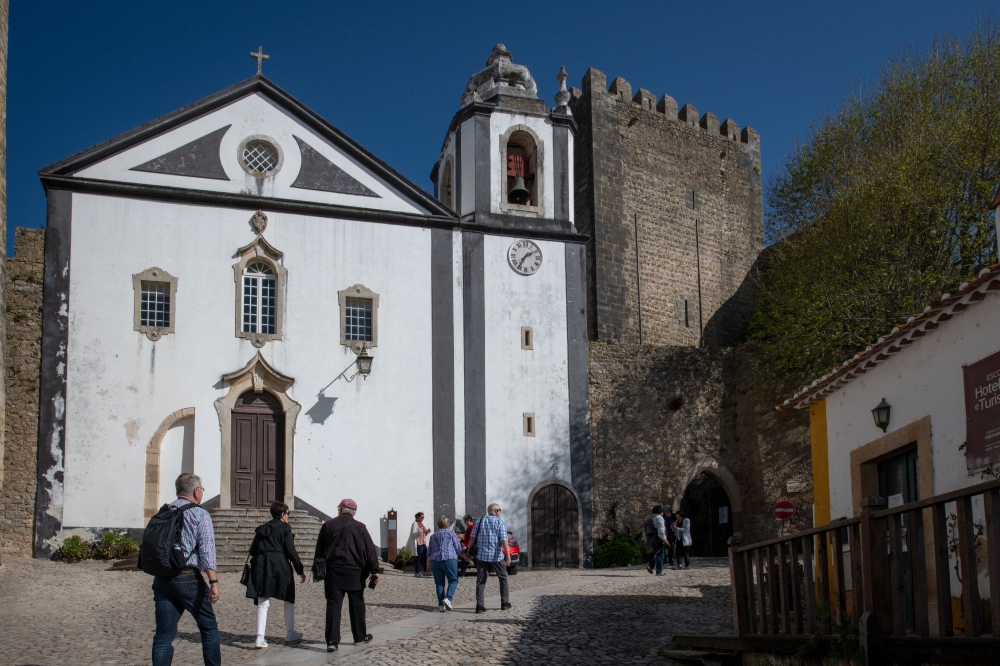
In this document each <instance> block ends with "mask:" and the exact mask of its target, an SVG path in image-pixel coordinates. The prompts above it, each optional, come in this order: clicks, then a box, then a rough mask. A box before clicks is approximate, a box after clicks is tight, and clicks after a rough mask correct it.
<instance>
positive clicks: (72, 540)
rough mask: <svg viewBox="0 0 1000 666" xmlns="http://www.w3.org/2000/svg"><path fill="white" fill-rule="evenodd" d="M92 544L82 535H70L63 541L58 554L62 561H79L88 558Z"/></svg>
mask: <svg viewBox="0 0 1000 666" xmlns="http://www.w3.org/2000/svg"><path fill="white" fill-rule="evenodd" d="M92 549H93V546H91V544H90V542H89V541H85V540H84V539H83V538H82V537H78V536H71V537H69V538H68V539H66V540H65V541H63V545H62V548H60V549H59V554H60V555H61V559H62V561H63V562H79V561H80V560H86V559H89V558H90V554H91V551H92Z"/></svg>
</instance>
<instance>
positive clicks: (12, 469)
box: [0, 229, 45, 557]
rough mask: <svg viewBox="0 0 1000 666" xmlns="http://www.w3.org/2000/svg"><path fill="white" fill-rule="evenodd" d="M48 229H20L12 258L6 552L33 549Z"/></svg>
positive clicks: (1, 500) (0, 545)
mask: <svg viewBox="0 0 1000 666" xmlns="http://www.w3.org/2000/svg"><path fill="white" fill-rule="evenodd" d="M44 248H45V231H44V230H43V229H18V230H17V232H16V235H15V237H14V252H15V255H14V257H12V258H10V259H8V260H7V306H8V307H9V310H8V311H7V316H6V320H7V367H6V377H7V395H6V408H7V420H6V428H5V429H6V432H5V439H6V442H5V445H6V452H5V461H4V462H5V467H6V470H5V472H6V473H5V478H4V484H3V488H2V490H0V552H2V553H10V554H13V555H20V556H24V557H30V556H31V554H32V551H33V536H32V534H33V525H34V519H35V479H36V468H37V459H38V378H39V373H40V371H41V356H40V354H41V340H42V313H41V307H42V274H43V270H42V268H43V252H44Z"/></svg>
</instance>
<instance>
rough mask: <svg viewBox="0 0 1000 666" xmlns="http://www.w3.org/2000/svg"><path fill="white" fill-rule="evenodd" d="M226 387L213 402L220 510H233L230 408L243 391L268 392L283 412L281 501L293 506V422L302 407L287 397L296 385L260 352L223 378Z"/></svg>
mask: <svg viewBox="0 0 1000 666" xmlns="http://www.w3.org/2000/svg"><path fill="white" fill-rule="evenodd" d="M222 381H223V382H225V383H227V384H229V392H228V393H227V394H226V395H225V396H224V397H222V398H219V399H218V400H216V401H215V411H216V412H218V414H219V433H220V435H221V439H222V474H221V477H222V478H221V479H220V484H219V508H221V509H229V508H232V486H231V484H232V479H231V478H230V477H231V472H232V469H231V465H232V449H233V441H232V435H233V428H232V420H233V408H234V407H235V406H236V401H237V400H239V397H240V396H241V395H243V394H244V393H245V392H246V391H249V390H253V392H254V393H263V392H264V391H267V392H268V393H270V394H272V395H273V396H274V397H275V398H277V399H278V401H279V402H280V403H281V409H282V410H283V411H284V413H285V495H284V499H283V500H282V501H283V502H284V503H285V504H287V505H288V506H294V504H295V489H294V487H293V485H292V480H293V478H292V477H293V476H294V474H293V470H294V454H295V421H296V419H297V418H298V416H299V411H300V410H301V409H302V405H300V404H299V403H297V402H295V401H294V400H292V399H291V398H290V397H288V393H287V391H288V389H289V388H291V386H292V384H294V383H295V379H294V378H293V377H288V376H286V375H283V374H281V373H280V372H278V371H277V370H275V369H274V368H272V367H271V365H270V364H269V363H268V362H267V361H265V360H264V357H263V356H261V355H260V352H257V354H256V355H255V356H254V357H253V359H252V360H251V361H250V362H249V363H247V364H246V365H245V366H243V368H241V369H240V370H237V371H236V372H231V373H229V374H228V375H223V376H222Z"/></svg>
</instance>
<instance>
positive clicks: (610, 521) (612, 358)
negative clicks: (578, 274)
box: [589, 342, 812, 542]
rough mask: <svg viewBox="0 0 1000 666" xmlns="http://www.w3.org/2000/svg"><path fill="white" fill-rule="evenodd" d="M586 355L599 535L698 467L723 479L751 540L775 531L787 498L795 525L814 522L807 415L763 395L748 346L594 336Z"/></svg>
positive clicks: (640, 513) (669, 503) (678, 487)
mask: <svg viewBox="0 0 1000 666" xmlns="http://www.w3.org/2000/svg"><path fill="white" fill-rule="evenodd" d="M589 357H590V374H589V377H590V404H591V438H592V442H593V450H592V451H593V452H592V456H593V469H594V535H595V537H601V536H606V535H608V534H611V533H613V532H623V533H626V534H632V535H635V534H637V533H638V532H639V531H640V530H641V527H642V523H643V521H644V520H645V518H646V517H647V516H648V515H649V511H650V508H651V507H652V506H653V505H654V504H662V505H663V506H665V507H673V508H675V509H676V508H678V507H679V505H680V500H681V497H683V494H684V490H685V488H686V486H687V484H688V483H690V482H691V481H692V480H693V479H694V477H695V476H696V475H698V474H700V473H707V474H709V475H711V476H713V477H715V479H716V480H717V481H720V482H721V483H722V485H723V486H724V487H725V488H726V491H727V494H728V495H729V499H730V502H732V508H733V514H734V515H733V523H734V524H733V527H734V530H735V531H737V532H742V537H743V539H744V541H745V542H750V541H754V540H759V539H765V538H768V537H771V536H773V535H775V534H776V533H777V531H778V529H779V527H780V525H779V523H778V521H777V520H776V519H775V518H774V517H773V516H772V514H771V507H772V506H773V505H774V503H775V502H777V501H778V500H782V499H788V500H791V501H793V502H794V503H795V504H796V506H797V507H798V509H799V514H798V515H797V516H796V517H795V519H794V520H793V524H792V527H793V528H794V529H803V528H806V527H809V526H811V510H810V509H811V506H812V493H811V489H810V488H808V487H807V486H806V487H804V486H803V484H802V483H801V482H802V481H805V480H807V479H808V478H809V477H808V474H809V465H810V458H809V455H808V452H809V433H808V419H807V418H805V417H804V416H801V415H798V416H791V417H789V416H785V415H782V414H780V413H778V412H777V411H776V410H774V408H773V406H771V405H769V404H766V403H765V402H764V401H761V400H759V399H758V397H757V395H756V394H755V393H754V391H753V388H752V386H750V383H749V380H748V377H749V373H748V372H747V363H748V362H749V359H748V358H747V355H746V352H745V350H743V349H740V348H737V349H732V348H729V349H698V348H691V347H683V346H665V345H633V344H627V343H626V344H620V343H619V344H607V343H596V342H592V343H591V345H590V354H589ZM734 489H735V492H734ZM787 529H788V526H786V531H787Z"/></svg>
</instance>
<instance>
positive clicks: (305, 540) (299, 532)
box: [209, 509, 323, 571]
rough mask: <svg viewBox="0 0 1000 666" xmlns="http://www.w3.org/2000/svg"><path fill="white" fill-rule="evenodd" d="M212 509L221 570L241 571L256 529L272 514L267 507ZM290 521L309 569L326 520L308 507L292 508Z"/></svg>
mask: <svg viewBox="0 0 1000 666" xmlns="http://www.w3.org/2000/svg"><path fill="white" fill-rule="evenodd" d="M209 513H210V514H211V516H212V525H213V526H214V528H215V550H216V564H217V566H218V571H242V569H243V564H244V562H246V559H247V553H248V552H249V550H250V544H251V543H252V542H253V534H254V530H256V529H257V526H259V525H261V524H263V523H266V522H267V521H269V520H271V514H270V513H269V512H268V511H267V510H266V509H211V510H210V511H209ZM288 524H289V525H291V527H292V533H293V534H294V535H295V548H296V549H297V550H298V552H299V558H300V559H301V560H302V565H303V566H304V567H305V568H306V571H308V570H309V567H311V566H312V560H313V553H314V552H315V549H316V538H317V537H318V536H319V531H320V528H322V527H323V523H321V522H320V521H319V519H318V518H315V517H313V516H310V515H309V514H308V513H307V512H305V511H301V510H293V511H290V512H289V513H288Z"/></svg>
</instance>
